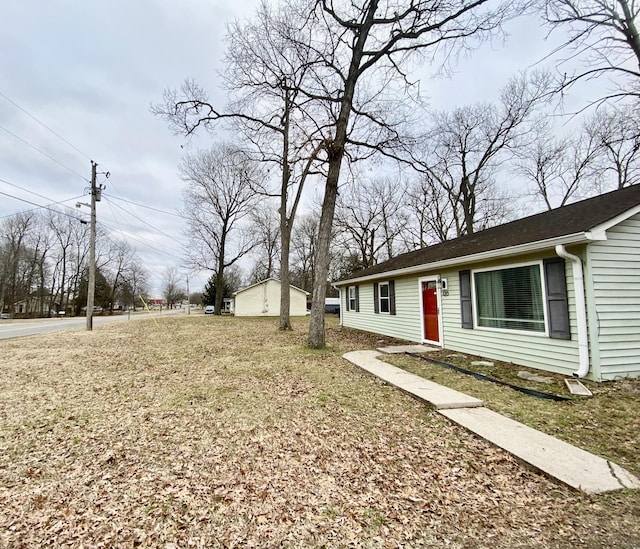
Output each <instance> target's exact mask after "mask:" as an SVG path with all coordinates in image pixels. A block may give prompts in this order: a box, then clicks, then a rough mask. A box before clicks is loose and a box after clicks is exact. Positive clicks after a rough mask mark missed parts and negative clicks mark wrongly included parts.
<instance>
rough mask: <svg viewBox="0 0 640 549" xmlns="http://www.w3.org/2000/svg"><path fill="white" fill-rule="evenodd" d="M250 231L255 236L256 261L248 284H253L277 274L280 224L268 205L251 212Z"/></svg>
mask: <svg viewBox="0 0 640 549" xmlns="http://www.w3.org/2000/svg"><path fill="white" fill-rule="evenodd" d="M251 230H253V231H254V233H255V236H256V242H257V243H256V247H255V249H254V251H255V252H256V253H257V260H256V263H255V265H254V267H253V271H252V273H251V275H250V276H249V283H250V284H255V283H257V282H260V281H261V280H264V279H265V278H270V277H272V276H274V275H277V274H278V269H277V265H278V263H279V261H278V259H279V255H280V243H281V240H280V224H279V220H278V214H277V212H276V211H275V209H274V208H272V207H270V206H269V205H268V204H263V205H261V206H257V207H256V208H255V209H254V210H253V211H252V212H251Z"/></svg>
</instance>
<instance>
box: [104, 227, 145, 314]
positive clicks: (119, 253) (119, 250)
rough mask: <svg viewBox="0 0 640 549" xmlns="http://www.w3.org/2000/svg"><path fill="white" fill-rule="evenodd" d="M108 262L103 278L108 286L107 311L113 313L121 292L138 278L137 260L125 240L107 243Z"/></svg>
mask: <svg viewBox="0 0 640 549" xmlns="http://www.w3.org/2000/svg"><path fill="white" fill-rule="evenodd" d="M109 243H110V248H111V250H110V254H109V255H110V260H109V262H108V263H107V265H106V268H105V272H104V274H105V278H106V280H107V283H108V284H109V292H110V296H109V309H110V312H111V313H113V309H114V307H115V306H116V302H117V301H120V298H121V297H122V290H123V289H124V288H125V287H126V286H127V285H130V284H131V281H132V279H133V278H134V275H135V276H139V274H140V272H139V263H140V261H139V259H138V257H137V256H136V252H135V250H134V249H133V248H132V247H131V245H130V244H129V243H128V242H127V241H125V240H118V241H109Z"/></svg>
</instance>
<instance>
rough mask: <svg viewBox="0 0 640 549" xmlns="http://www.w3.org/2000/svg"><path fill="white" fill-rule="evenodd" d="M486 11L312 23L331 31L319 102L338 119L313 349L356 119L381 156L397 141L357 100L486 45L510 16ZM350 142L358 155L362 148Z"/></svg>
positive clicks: (322, 3) (388, 9)
mask: <svg viewBox="0 0 640 549" xmlns="http://www.w3.org/2000/svg"><path fill="white" fill-rule="evenodd" d="M485 3H486V2H485V0H477V1H471V2H457V1H453V2H444V3H443V2H430V1H429V2H406V1H401V0H387V1H380V0H361V1H359V2H356V1H353V2H350V3H340V5H338V3H337V2H333V1H332V0H318V1H317V2H316V9H315V11H314V16H315V17H316V18H317V19H318V20H320V21H321V22H323V24H324V26H325V27H326V33H325V34H324V37H323V39H324V40H325V42H329V43H330V44H331V45H332V47H331V48H330V49H329V50H330V52H331V53H330V55H329V56H327V57H326V62H325V64H324V65H323V66H322V67H320V66H316V67H317V68H316V70H317V77H318V78H317V79H316V81H315V83H316V91H314V95H315V96H318V97H321V98H323V99H324V100H325V101H327V102H329V103H330V104H331V105H334V112H335V114H336V116H335V123H334V124H333V128H332V131H331V135H330V138H329V139H328V140H327V142H326V146H325V152H326V157H327V163H328V172H327V177H326V181H325V185H324V201H323V205H322V214H321V218H320V230H319V237H318V244H317V252H316V261H315V268H316V272H315V283H314V289H313V302H312V309H311V322H310V327H309V338H308V343H309V345H310V346H311V347H323V346H324V341H325V340H324V298H325V295H326V280H327V275H328V271H329V260H330V255H329V249H330V241H331V229H332V225H333V217H334V210H335V204H336V197H337V192H338V183H339V179H340V172H341V168H342V162H343V159H344V157H345V151H346V148H347V146H348V145H349V139H348V138H349V136H352V135H353V127H352V125H351V124H350V121H351V117H352V114H353V113H354V111H355V112H356V113H362V114H364V113H366V114H367V116H366V117H365V118H368V119H369V121H370V122H371V123H372V124H373V125H371V126H370V128H371V129H370V130H369V135H370V136H371V135H372V134H373V137H377V139H376V141H377V147H376V149H377V150H382V149H385V148H386V147H388V146H389V145H390V144H391V142H392V141H393V137H394V132H393V131H386V133H387V135H389V138H388V139H390V140H391V141H389V140H386V141H385V140H384V139H381V138H380V136H375V133H376V130H380V131H385V130H393V128H390V127H389V126H388V125H385V124H384V119H383V116H384V114H382V115H378V116H376V114H375V112H374V111H372V110H371V109H367V106H368V102H367V101H365V102H364V103H363V102H361V101H360V100H359V99H358V97H359V95H360V94H364V93H365V92H366V96H367V97H368V98H370V102H372V98H374V97H375V98H377V99H381V94H383V93H384V91H385V88H386V86H387V84H390V83H393V82H395V81H396V78H398V79H400V81H403V82H407V83H408V79H407V75H406V73H405V68H406V67H407V66H408V65H407V63H408V62H409V61H410V59H411V58H412V54H418V53H421V52H422V53H424V54H426V53H427V52H432V53H433V52H435V51H437V50H438V49H439V48H440V49H441V48H445V47H450V46H454V45H460V46H466V47H470V46H471V45H472V43H471V41H472V40H474V39H481V38H483V37H486V36H487V35H488V34H489V33H490V32H491V31H492V30H494V29H496V28H497V27H498V26H499V24H500V22H501V21H502V19H503V18H504V17H505V16H506V15H507V11H506V8H505V6H504V5H502V6H498V7H497V8H496V9H490V8H486V9H485V8H484V4H485ZM512 5H513V4H512ZM414 58H415V57H414ZM359 83H363V86H359ZM396 136H397V134H396ZM372 140H373V138H371V139H370V140H367V141H368V142H369V143H370V142H371V141H372ZM351 141H352V142H351V144H350V147H351V149H353V148H354V147H355V146H357V143H353V141H354V139H352V140H351ZM363 143H364V142H363V141H361V144H363Z"/></svg>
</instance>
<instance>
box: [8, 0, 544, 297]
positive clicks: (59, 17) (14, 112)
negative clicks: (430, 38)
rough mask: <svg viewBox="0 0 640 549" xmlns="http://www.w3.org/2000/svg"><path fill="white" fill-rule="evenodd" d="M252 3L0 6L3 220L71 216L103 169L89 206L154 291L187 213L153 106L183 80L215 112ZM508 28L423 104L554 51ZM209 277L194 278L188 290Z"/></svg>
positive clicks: (483, 89) (171, 142)
mask: <svg viewBox="0 0 640 549" xmlns="http://www.w3.org/2000/svg"><path fill="white" fill-rule="evenodd" d="M257 4H258V1H257V0H234V1H233V2H229V1H220V0H180V1H178V0H173V1H172V0H110V1H108V2H91V1H89V2H87V1H80V0H4V1H3V2H2V10H1V12H2V13H1V18H0V71H1V72H0V192H2V193H5V194H0V219H1V218H3V217H5V216H7V215H10V214H13V213H16V212H17V211H21V210H24V209H30V208H33V207H34V206H32V205H30V204H29V203H28V202H33V203H35V204H38V205H45V204H49V203H51V202H58V201H66V202H65V204H68V205H69V206H71V207H73V206H74V204H75V203H76V201H77V200H78V198H77V197H78V196H80V195H83V194H85V189H86V188H87V186H88V180H89V178H90V173H91V169H90V163H89V159H92V160H95V161H96V162H98V164H99V168H98V171H99V172H105V171H109V172H110V174H111V177H110V179H109V180H108V181H106V180H105V178H104V175H100V176H99V177H98V181H99V182H103V183H105V184H106V186H107V189H106V198H107V200H103V201H102V202H101V203H100V204H99V205H98V219H99V222H101V223H103V224H104V225H106V227H107V229H108V230H111V231H112V233H113V235H114V237H116V238H126V239H127V240H129V242H130V243H131V244H132V245H133V246H135V247H136V249H137V252H138V254H139V256H140V257H141V258H142V259H143V261H144V264H145V266H146V267H147V268H148V270H149V272H150V274H151V283H152V289H153V291H154V292H155V293H159V290H160V282H161V278H162V274H163V272H164V270H165V268H166V267H174V266H175V267H180V265H181V263H182V257H181V251H182V249H183V245H182V244H181V241H182V239H183V234H182V230H183V222H182V220H181V219H180V218H179V217H177V216H176V215H169V214H170V213H174V214H175V213H176V210H177V209H179V208H181V206H182V201H181V190H182V188H183V182H182V181H181V180H180V178H179V177H178V175H177V166H178V163H179V161H180V158H181V155H182V153H183V149H182V148H181V145H183V144H184V140H181V139H180V138H179V137H175V136H173V135H171V133H170V132H169V130H168V129H167V127H166V125H165V123H164V122H162V121H160V120H157V119H155V118H154V117H153V116H152V115H151V114H150V112H149V106H150V104H151V103H155V102H158V101H160V100H161V98H162V92H163V90H164V89H165V88H166V87H167V86H170V87H177V86H179V85H180V83H181V82H182V81H183V80H184V79H185V78H187V77H190V78H195V79H196V80H197V81H198V82H199V83H201V84H202V85H203V86H204V87H205V88H206V89H207V90H208V92H209V94H210V98H211V99H212V100H213V101H216V102H218V104H223V103H224V100H223V98H221V97H220V98H219V99H217V98H216V94H217V90H216V78H215V71H216V69H220V68H221V57H222V52H223V48H224V42H223V37H224V33H225V24H226V22H227V21H230V20H232V19H233V18H236V17H240V18H244V17H249V16H251V14H252V13H253V11H254V10H255V7H256V6H257ZM508 30H509V32H510V34H511V38H510V39H508V41H507V42H506V44H503V43H502V42H500V43H495V44H490V45H487V46H485V47H483V48H482V49H481V50H480V51H479V52H476V53H475V54H474V55H473V57H472V58H470V59H466V60H462V61H461V63H460V64H459V66H458V69H457V74H456V75H454V77H453V78H452V79H451V80H444V79H436V80H434V79H431V78H425V79H424V80H423V81H422V83H421V87H422V90H423V91H425V92H426V93H427V95H428V96H429V97H430V99H431V105H432V106H433V107H435V108H440V109H446V108H453V107H456V106H461V105H464V104H467V103H472V102H474V101H477V100H491V99H492V98H494V97H495V96H496V93H497V91H498V90H499V88H500V87H501V86H502V85H504V84H505V83H506V81H507V79H508V78H509V76H511V75H513V74H514V73H515V72H516V71H518V70H520V69H524V68H527V67H528V66H530V65H531V64H533V63H535V62H536V61H537V60H539V59H541V58H542V57H543V56H544V55H545V53H546V52H547V51H549V50H550V48H551V46H550V44H548V43H544V42H543V40H542V39H543V37H544V34H545V32H544V30H543V29H541V28H540V27H539V24H538V23H537V22H536V21H535V20H532V19H530V20H528V21H517V22H515V23H513V24H511V25H509V27H508ZM525 36H526V37H527V38H526V39H523V38H522V37H525ZM423 74H424V75H425V76H426V75H428V74H429V71H428V70H425V71H424V72H423ZM16 105H18V106H19V107H21V108H22V109H24V110H21V109H20V108H18V107H17V106H16ZM25 111H26V112H25ZM29 115H31V116H33V117H35V118H36V119H37V120H39V121H40V122H41V123H42V124H44V125H45V126H47V127H48V128H50V129H51V130H54V131H55V132H56V133H57V134H58V135H59V136H61V137H62V138H64V140H63V139H61V138H60V137H58V136H56V135H54V134H53V133H51V132H50V131H48V130H47V129H46V128H45V127H43V126H42V125H41V124H40V123H38V122H37V121H36V120H34V119H33V118H32V117H31V116H29ZM208 139H209V137H208V136H206V135H205V136H203V137H201V138H199V140H198V144H199V145H200V146H206V144H207V143H208ZM65 140H66V141H68V143H69V144H68V143H66V142H65ZM36 149H39V151H41V152H39V151H38V150H36ZM43 153H45V154H43ZM16 186H17V187H22V188H23V189H26V190H21V189H19V188H17V187H16ZM29 191H31V192H29ZM33 193H37V194H33ZM6 195H12V196H14V197H16V198H10V197H8V196H6ZM38 195H40V196H38ZM110 197H111V198H110ZM18 199H22V200H23V201H21V200H18ZM122 199H124V200H127V201H129V202H135V203H140V204H144V205H146V206H148V207H151V208H155V209H156V210H162V211H163V212H168V213H161V212H159V211H155V210H151V209H146V208H142V207H139V206H135V205H132V204H130V203H127V202H123V200H122ZM24 200H26V201H28V202H24ZM80 200H83V198H80ZM84 200H85V201H87V200H88V197H84ZM121 208H122V209H121ZM86 214H87V217H88V210H86ZM132 214H135V216H137V217H138V218H139V219H140V220H141V221H137V220H136V218H135V217H134V215H132ZM163 233H164V234H163ZM206 278H207V276H206V275H204V274H203V275H200V276H199V277H194V283H193V284H192V286H191V289H192V291H193V290H197V289H199V288H198V286H201V285H202V283H203V281H204V280H206Z"/></svg>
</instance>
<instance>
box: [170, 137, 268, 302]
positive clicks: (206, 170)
mask: <svg viewBox="0 0 640 549" xmlns="http://www.w3.org/2000/svg"><path fill="white" fill-rule="evenodd" d="M180 172H181V174H182V176H183V178H184V179H185V181H187V187H186V188H185V190H184V192H183V197H184V205H185V208H184V212H183V214H184V217H185V219H186V221H187V226H188V236H189V249H188V251H187V253H188V256H189V261H190V266H191V267H193V268H195V269H207V270H210V271H213V273H214V274H215V276H216V287H217V288H222V286H223V283H224V274H225V269H226V268H228V267H230V266H232V265H234V264H235V263H236V262H237V261H238V260H240V258H242V257H244V256H245V255H246V254H247V253H249V252H250V251H251V250H252V249H253V247H254V246H255V238H254V237H253V235H249V234H248V233H247V232H246V231H243V230H242V229H243V223H244V222H245V221H246V218H247V216H248V215H249V214H250V213H251V211H252V209H253V207H254V205H255V204H256V198H257V197H256V194H255V192H254V190H253V188H254V185H255V183H256V182H257V181H260V180H261V179H262V178H263V177H264V174H263V173H262V171H261V170H260V166H259V165H258V164H257V163H256V162H253V161H251V160H250V159H249V158H248V157H247V155H246V154H245V153H244V152H243V151H241V150H239V149H237V148H235V147H233V146H231V145H227V144H220V145H216V146H214V147H213V148H212V149H211V150H209V151H200V152H199V153H198V154H195V155H186V156H185V158H184V160H183V161H182V163H181V165H180ZM215 310H216V314H221V310H222V293H221V292H218V293H217V294H216V303H215Z"/></svg>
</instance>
